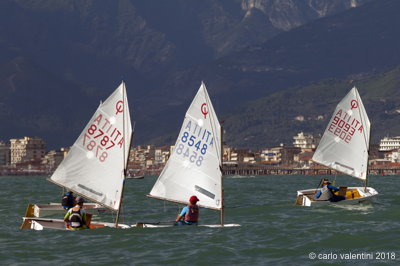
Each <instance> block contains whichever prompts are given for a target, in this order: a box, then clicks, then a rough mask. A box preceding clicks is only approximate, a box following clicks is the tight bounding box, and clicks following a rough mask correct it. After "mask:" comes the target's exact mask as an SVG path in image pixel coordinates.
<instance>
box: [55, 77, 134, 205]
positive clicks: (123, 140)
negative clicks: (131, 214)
mask: <svg viewBox="0 0 400 266" xmlns="http://www.w3.org/2000/svg"><path fill="white" fill-rule="evenodd" d="M131 136H132V126H131V119H130V115H129V107H128V100H127V96H126V89H125V84H124V82H122V83H121V85H120V86H119V87H118V88H117V89H116V90H115V91H114V93H113V94H111V95H110V96H109V97H108V99H107V100H106V101H105V102H103V103H101V104H100V106H99V107H98V108H97V110H96V112H95V113H94V115H93V117H92V118H91V119H90V120H89V123H88V124H87V125H86V127H85V128H84V130H83V131H82V133H81V134H80V136H79V137H78V139H77V140H76V141H75V143H74V145H73V146H72V148H71V150H70V151H69V153H68V155H67V157H66V158H65V159H64V160H63V161H62V162H61V164H60V165H59V167H58V168H57V169H56V171H55V172H54V174H53V175H52V176H51V178H50V181H52V182H54V183H56V184H58V185H60V186H62V187H65V188H67V189H69V190H72V191H74V192H76V193H78V194H80V195H82V196H84V197H86V198H88V199H91V200H93V201H96V202H98V203H100V204H103V205H104V206H107V207H109V208H111V209H113V210H118V208H119V203H120V200H121V193H122V186H123V182H124V178H125V176H124V169H125V166H126V162H127V159H128V153H129V146H130V140H131Z"/></svg>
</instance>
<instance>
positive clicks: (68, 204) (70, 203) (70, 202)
mask: <svg viewBox="0 0 400 266" xmlns="http://www.w3.org/2000/svg"><path fill="white" fill-rule="evenodd" d="M61 205H62V206H63V208H64V209H66V210H68V209H70V208H72V207H74V196H72V195H71V194H70V193H65V194H64V196H63V197H62V199H61Z"/></svg>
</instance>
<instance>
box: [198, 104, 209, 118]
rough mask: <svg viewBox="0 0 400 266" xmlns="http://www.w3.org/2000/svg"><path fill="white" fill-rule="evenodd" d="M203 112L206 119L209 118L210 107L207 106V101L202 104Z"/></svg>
mask: <svg viewBox="0 0 400 266" xmlns="http://www.w3.org/2000/svg"><path fill="white" fill-rule="evenodd" d="M200 109H201V113H202V114H203V115H204V119H206V118H207V114H208V107H207V104H206V103H203V104H202V105H201V108H200Z"/></svg>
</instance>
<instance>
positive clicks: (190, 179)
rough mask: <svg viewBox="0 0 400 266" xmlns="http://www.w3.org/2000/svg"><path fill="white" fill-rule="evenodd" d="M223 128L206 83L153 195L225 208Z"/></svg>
mask: <svg viewBox="0 0 400 266" xmlns="http://www.w3.org/2000/svg"><path fill="white" fill-rule="evenodd" d="M220 165H221V126H220V124H219V121H218V118H217V115H216V114H215V111H214V108H213V106H212V104H211V100H210V97H209V96H208V93H207V90H206V87H205V85H204V83H202V84H201V86H200V88H199V90H198V92H197V94H196V96H195V98H194V100H193V102H192V103H191V105H190V107H189V109H188V110H187V112H186V115H185V119H184V121H183V125H182V128H181V131H180V133H179V136H178V139H177V141H176V143H175V147H174V150H173V152H172V154H171V156H170V158H169V160H168V162H167V164H166V165H165V167H164V169H163V171H162V173H161V174H160V176H159V178H158V180H157V181H156V183H155V184H154V186H153V189H152V190H151V192H150V194H149V196H150V197H154V198H158V199H163V200H168V201H173V202H179V203H184V204H186V203H187V202H188V199H189V197H190V196H192V195H196V196H197V197H198V198H199V199H200V201H199V203H198V205H200V206H202V207H206V208H210V209H221V207H222V199H221V197H222V195H221V194H222V192H221V178H222V172H221V168H220Z"/></svg>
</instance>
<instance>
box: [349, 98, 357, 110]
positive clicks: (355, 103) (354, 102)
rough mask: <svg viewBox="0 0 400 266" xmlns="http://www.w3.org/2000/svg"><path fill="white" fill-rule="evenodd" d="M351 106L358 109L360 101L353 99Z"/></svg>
mask: <svg viewBox="0 0 400 266" xmlns="http://www.w3.org/2000/svg"><path fill="white" fill-rule="evenodd" d="M350 107H351V110H353V109H356V108H357V107H358V102H357V101H356V100H351V102H350Z"/></svg>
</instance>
